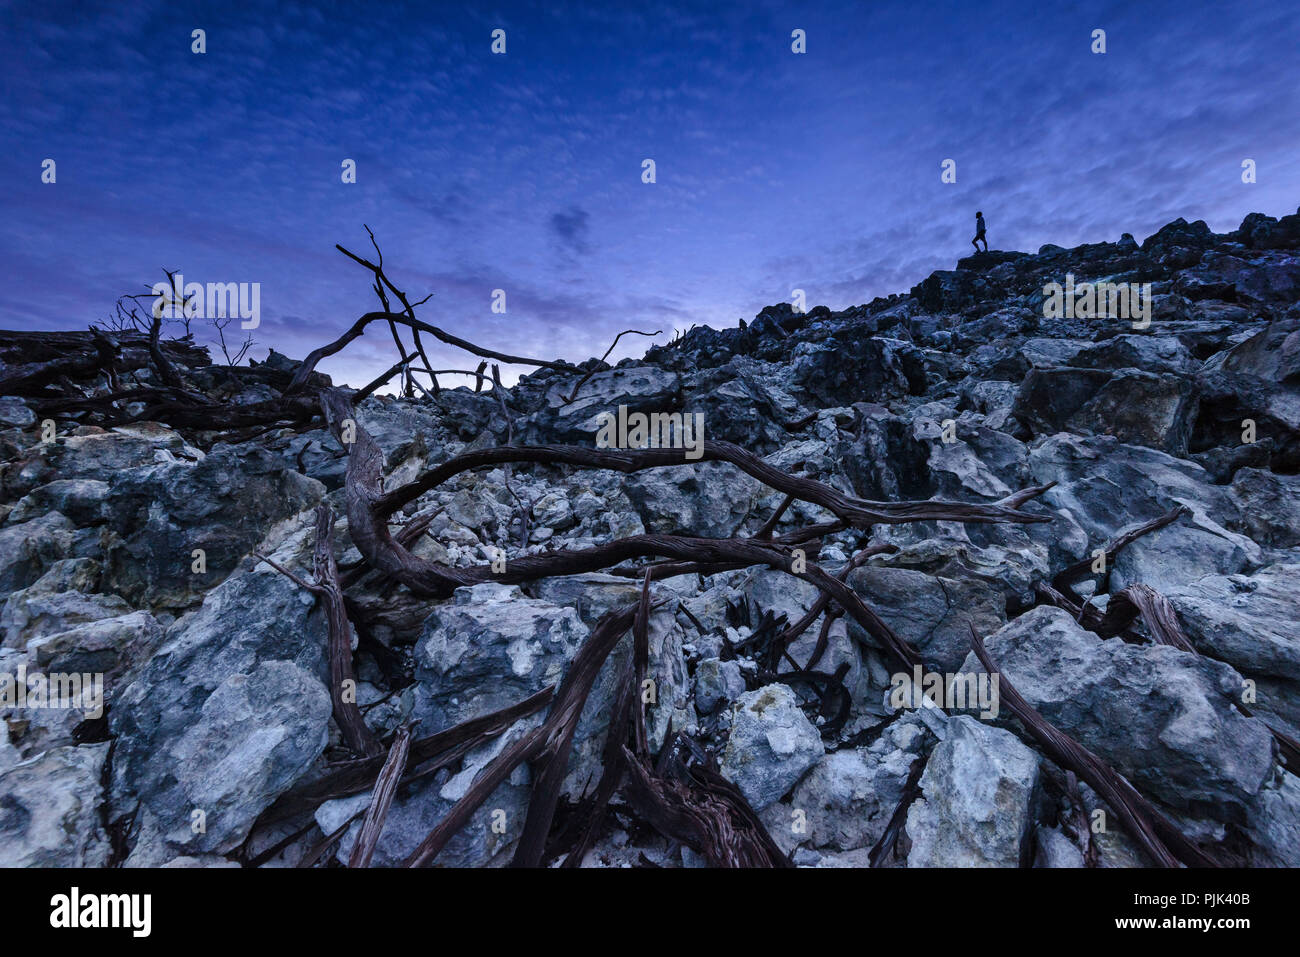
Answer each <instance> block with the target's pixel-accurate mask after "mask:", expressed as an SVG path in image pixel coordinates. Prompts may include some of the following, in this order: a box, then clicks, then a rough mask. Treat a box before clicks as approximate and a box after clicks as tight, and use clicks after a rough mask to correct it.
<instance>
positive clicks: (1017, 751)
mask: <svg viewBox="0 0 1300 957" xmlns="http://www.w3.org/2000/svg"><path fill="white" fill-rule="evenodd" d="M1038 778H1039V758H1038V755H1037V754H1035V753H1034V752H1033V751H1031V750H1029V748H1027V747H1025V745H1024V744H1022V743H1021V742H1020V739H1019V738H1017V737H1016V736H1015V735H1014V734H1012V733H1011V732H1009V731H1005V730H1003V729H1001V728H995V727H991V726H990V725H987V724H984V723H982V722H980V721H977V720H976V719H974V718H972V717H970V716H968V715H958V716H956V717H955V718H953V719H951V720H950V721H948V722H947V735H946V736H945V738H944V739H943V741H941V742H940V743H939V745H938V746H937V747H936V748H935V749H934V752H933V753H932V754H931V755H930V760H929V762H928V763H927V764H926V766H925V773H923V774H922V775H921V793H922V797H920V798H918V799H917V800H916V802H915V803H913V804H912V806H911V808H909V809H908V812H907V836H908V837H909V838H911V841H912V849H911V850H910V851H909V852H908V855H907V866H908V867H1019V866H1021V864H1022V863H1024V857H1025V856H1026V852H1027V846H1028V845H1027V841H1026V838H1027V837H1028V835H1029V831H1030V829H1031V828H1032V827H1033V814H1032V808H1033V804H1034V799H1035V794H1036V792H1037V790H1038Z"/></svg>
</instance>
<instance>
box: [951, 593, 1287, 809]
mask: <svg viewBox="0 0 1300 957" xmlns="http://www.w3.org/2000/svg"><path fill="white" fill-rule="evenodd" d="M986 643H987V647H988V650H989V654H990V655H991V656H992V658H993V660H994V662H996V664H997V666H998V668H999V670H1000V672H1001V674H1002V676H1003V680H1005V681H1007V682H1009V683H1010V684H1011V685H1013V686H1014V687H1015V688H1016V690H1017V691H1019V692H1020V693H1021V694H1022V695H1023V696H1024V697H1025V699H1026V700H1027V701H1028V702H1029V703H1030V704H1031V705H1033V706H1034V707H1035V708H1036V709H1038V711H1039V712H1040V713H1041V714H1042V715H1043V717H1044V718H1046V719H1047V720H1048V721H1049V722H1051V723H1052V724H1053V725H1055V726H1056V727H1057V728H1059V729H1060V730H1061V731H1063V732H1065V733H1066V734H1068V735H1070V736H1071V737H1072V738H1074V739H1075V740H1076V741H1078V742H1079V743H1080V744H1082V745H1084V746H1085V747H1087V748H1089V749H1090V750H1092V751H1093V752H1095V753H1096V754H1098V755H1099V756H1101V757H1102V758H1103V759H1105V760H1106V761H1108V762H1109V763H1110V764H1111V766H1112V767H1114V768H1115V769H1116V770H1117V771H1119V772H1120V773H1121V774H1123V775H1125V776H1126V777H1128V778H1129V780H1131V781H1132V782H1133V783H1134V785H1135V786H1136V787H1137V788H1138V790H1140V791H1142V792H1143V793H1144V794H1145V795H1147V796H1148V797H1151V798H1155V799H1157V800H1159V801H1161V802H1163V803H1165V804H1167V805H1168V806H1170V807H1171V808H1175V809H1178V810H1181V811H1186V812H1188V813H1189V814H1198V815H1202V816H1204V817H1207V818H1209V819H1211V820H1219V821H1232V820H1238V821H1240V820H1244V819H1245V818H1246V817H1247V805H1249V804H1250V803H1251V802H1252V801H1253V800H1254V798H1255V796H1256V795H1257V794H1258V793H1259V790H1260V788H1261V787H1263V785H1264V782H1265V781H1266V780H1267V779H1268V778H1269V777H1271V775H1272V773H1273V767H1274V763H1275V758H1274V751H1273V740H1272V737H1271V735H1270V734H1269V731H1268V729H1267V728H1266V727H1265V726H1264V725H1263V723H1262V722H1260V721H1259V720H1258V719H1256V718H1247V717H1245V716H1244V715H1242V714H1241V712H1240V711H1238V710H1236V707H1235V705H1236V703H1237V702H1239V701H1240V700H1241V694H1242V688H1243V685H1242V679H1241V676H1240V675H1239V674H1237V672H1235V671H1234V670H1233V669H1232V668H1230V667H1229V666H1228V665H1226V664H1223V663H1222V662H1218V661H1212V660H1210V659H1208V658H1205V657H1202V656H1199V655H1194V654H1189V653H1188V652H1184V651H1179V650H1177V649H1176V648H1171V647H1169V646H1167V645H1129V644H1125V643H1124V642H1123V641H1121V640H1120V639H1118V638H1112V639H1109V640H1105V641H1103V640H1102V639H1101V638H1099V637H1097V636H1096V635H1095V634H1093V633H1092V632H1089V631H1085V630H1084V629H1083V628H1081V627H1080V626H1079V625H1077V624H1076V623H1075V622H1074V619H1073V618H1071V617H1070V615H1069V614H1067V613H1066V612H1064V611H1062V610H1061V609H1059V608H1053V607H1049V606H1040V607H1038V608H1035V609H1033V610H1032V611H1030V612H1028V613H1026V614H1024V615H1022V616H1021V617H1019V618H1017V619H1016V620H1015V621H1012V622H1010V623H1009V624H1007V625H1006V626H1005V627H1004V628H1002V629H1001V630H1000V631H998V632H997V633H996V634H994V635H992V636H990V637H988V638H987V640H986ZM962 670H963V671H968V672H975V673H982V672H983V669H982V668H981V667H980V665H979V663H978V661H977V660H976V659H975V656H974V654H972V655H971V656H970V657H969V658H968V659H967V661H966V664H965V665H964V666H963V669H962Z"/></svg>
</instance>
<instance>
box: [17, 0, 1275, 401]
mask: <svg viewBox="0 0 1300 957" xmlns="http://www.w3.org/2000/svg"><path fill="white" fill-rule="evenodd" d="M1296 12H1297V11H1296V6H1295V4H1294V3H1277V2H1267V0H1265V2H1251V3H1217V2H1216V3H1209V4H1206V3H1187V2H1172V3H1158V2H1152V3H1147V2H1143V3H1137V4H1134V3H1125V2H1114V3H1068V4H1065V3H1060V4H1056V3H1050V2H1043V0H1036V2H1035V0H1030V2H1017V3H1010V2H1005V3H998V2H991V3H981V4H973V3H952V4H948V3H917V2H900V3H883V2H872V3H866V2H848V3H824V4H823V3H814V4H798V5H794V4H790V5H785V4H773V3H763V2H753V0H747V2H744V3H739V4H734V5H730V4H725V3H716V2H706V3H699V4H660V3H642V4H630V3H629V4H619V3H612V4H597V3H589V4H567V3H560V2H546V3H541V4H536V5H533V4H527V5H525V4H513V3H500V4H492V5H487V4H477V3H473V4H446V5H440V4H430V3H422V4H421V3H415V4H409V5H407V4H388V3H352V4H337V5H335V4H319V5H304V4H294V3H284V2H274V3H266V4H260V3H259V4H252V3H250V4H237V5H236V4H222V3H186V2H177V0H168V2H165V3H164V2H137V0H131V2H125V3H114V4H109V3H102V4H85V5H83V4H70V3H60V2H40V3H18V4H0V62H2V63H3V66H0V71H3V77H4V79H3V94H4V95H3V100H2V102H0V140H2V142H3V149H2V150H0V182H3V189H2V190H0V214H2V215H0V259H2V260H3V262H4V264H5V266H4V274H5V281H4V283H3V284H0V327H2V328H10V329H15V328H16V329H59V328H64V329H67V328H85V327H86V326H87V325H88V324H90V323H91V322H94V321H96V320H100V319H103V318H104V317H106V316H107V315H108V313H109V312H110V310H111V308H112V305H113V302H114V300H115V299H116V298H117V296H118V295H120V294H122V293H127V292H145V291H147V286H148V285H149V284H152V283H153V282H155V281H157V280H159V279H161V278H162V271H161V270H162V269H163V268H164V267H166V268H170V269H179V270H180V271H181V272H182V273H183V274H184V275H185V277H186V279H187V280H191V281H199V282H258V283H260V284H261V311H262V317H261V326H260V328H259V329H257V330H256V332H255V333H254V336H255V338H256V340H257V345H256V346H255V347H254V350H253V352H252V355H253V356H254V357H255V358H257V359H259V360H260V359H262V358H264V357H265V355H266V350H267V348H268V347H274V348H276V349H278V350H279V351H281V352H285V353H287V354H289V355H291V356H293V357H295V358H301V357H302V356H303V355H305V354H306V353H307V352H308V351H310V349H312V348H313V347H314V346H317V345H320V344H322V343H324V342H326V341H328V340H329V339H332V338H334V337H335V336H337V335H338V334H339V333H340V332H341V331H342V330H343V329H345V328H346V327H347V326H348V325H350V324H351V323H352V322H353V321H354V320H355V319H356V318H357V317H358V316H359V315H361V314H362V313H363V312H367V311H370V310H371V309H374V308H376V307H377V305H376V299H375V297H374V295H373V293H372V292H371V291H370V277H369V275H368V274H367V273H366V271H365V270H363V269H361V268H360V267H358V266H356V265H355V264H353V263H351V262H350V261H348V260H346V259H345V258H344V257H343V256H342V255H341V254H339V253H338V252H337V251H336V250H335V249H334V244H335V243H341V244H343V245H345V246H347V247H349V248H351V249H353V250H354V251H356V252H359V253H361V254H363V255H370V252H371V250H370V246H369V239H368V237H367V236H366V232H365V229H364V228H363V225H362V224H363V223H364V224H368V225H369V226H370V227H371V229H373V230H374V232H375V234H376V236H377V238H378V240H379V242H380V244H381V246H382V248H383V252H384V260H385V265H386V267H387V268H388V271H389V273H390V276H391V278H392V279H393V280H394V281H395V282H396V283H397V284H398V285H399V286H400V287H401V288H403V289H404V290H405V291H406V292H408V293H409V294H410V295H411V297H412V298H413V299H417V298H420V297H422V296H424V295H426V294H428V293H432V299H430V300H429V302H428V303H427V304H426V305H425V306H423V307H421V309H420V310H419V311H418V314H419V316H420V317H421V318H423V319H424V320H426V321H428V322H430V323H433V324H435V325H438V326H441V327H443V328H445V329H446V330H448V331H449V332H452V333H454V334H456V335H459V336H462V337H464V338H467V339H470V340H473V341H475V342H478V343H480V344H482V345H485V346H491V347H495V348H500V349H503V350H506V351H512V352H517V353H526V354H530V355H536V356H540V357H545V358H555V357H559V358H565V359H569V360H574V361H581V360H583V359H585V358H587V357H589V356H591V355H600V354H601V353H603V352H604V350H605V349H606V347H607V346H608V344H609V342H610V340H611V339H612V338H613V336H614V334H615V333H617V332H618V331H619V330H621V329H625V328H629V327H635V328H639V329H647V330H649V329H661V330H663V335H661V336H659V338H658V339H657V340H655V341H658V342H664V341H666V340H667V339H668V338H669V337H670V336H671V334H672V332H673V330H675V329H680V328H686V327H689V326H690V325H691V324H693V323H705V324H709V325H714V326H724V325H734V324H735V323H736V321H737V320H738V319H740V318H746V319H748V318H751V317H752V316H753V315H754V314H755V313H756V312H757V311H758V310H759V309H761V308H762V307H763V306H765V305H767V304H769V303H773V302H777V301H781V300H788V299H789V298H790V292H791V290H792V289H795V288H801V289H804V290H805V291H806V294H807V303H808V306H809V307H810V308H811V307H812V306H814V305H818V304H823V303H824V304H826V305H829V306H831V307H832V308H843V307H845V306H849V305H853V304H857V303H863V302H867V301H869V300H870V299H871V298H873V297H874V296H877V295H887V294H889V293H891V292H903V291H906V290H907V289H908V288H909V287H910V286H912V285H913V284H915V283H917V282H919V281H920V280H922V279H924V278H925V276H927V275H928V274H929V273H930V272H931V271H932V270H935V269H943V268H952V266H953V265H954V263H955V262H956V260H957V259H958V258H959V257H961V256H965V255H967V254H968V253H969V252H970V251H971V246H970V238H971V236H972V235H973V232H974V229H973V221H974V214H975V210H976V209H981V210H983V212H984V215H985V218H986V219H987V221H988V239H989V244H990V246H991V247H992V248H995V249H1021V250H1031V251H1032V250H1036V249H1037V248H1038V247H1039V246H1040V245H1042V244H1044V243H1048V242H1051V243H1057V244H1060V245H1064V246H1069V245H1074V244H1077V243H1082V242H1097V241H1102V240H1112V241H1113V240H1115V239H1118V238H1119V236H1120V234H1121V233H1123V232H1131V233H1133V235H1134V236H1136V237H1137V238H1138V239H1139V241H1140V240H1141V239H1143V238H1144V237H1145V236H1147V235H1149V234H1150V233H1152V232H1154V231H1155V230H1156V229H1158V228H1159V227H1160V226H1161V225H1163V224H1164V223H1166V222H1168V221H1169V220H1172V219H1175V218H1177V217H1178V216H1184V217H1186V218H1187V219H1189V220H1192V219H1204V220H1206V221H1207V222H1208V223H1209V224H1210V226H1211V227H1212V228H1213V229H1214V230H1216V231H1219V232H1222V231H1226V230H1229V229H1232V228H1234V227H1236V226H1237V224H1238V223H1239V222H1240V221H1241V218H1242V216H1243V215H1244V214H1246V213H1247V212H1251V211H1261V212H1265V213H1268V214H1270V215H1273V216H1281V215H1284V214H1287V213H1291V212H1294V211H1295V210H1296V207H1297V205H1298V204H1300V68H1297V63H1300V18H1298V17H1297V15H1296ZM196 28H201V29H203V30H205V31H206V43H207V52H206V53H204V54H195V53H192V52H191V42H192V41H191V31H192V30H194V29H196ZM498 28H500V29H503V30H505V31H506V44H507V46H506V53H505V55H494V54H493V53H492V52H491V42H492V40H491V33H492V31H493V30H494V29H498ZM795 29H801V30H804V31H806V36H807V52H806V53H805V54H796V53H793V52H792V51H791V43H792V40H791V31H793V30H795ZM1094 29H1104V30H1105V31H1106V46H1107V52H1106V53H1105V54H1094V53H1093V52H1091V49H1090V47H1091V43H1092V40H1091V34H1092V31H1093V30H1094ZM47 158H52V159H54V160H55V161H56V163H57V181H56V182H55V183H54V184H48V183H42V181H41V172H42V162H43V160H45V159H47ZM647 158H649V159H653V160H654V161H655V164H656V177H657V181H656V182H655V183H653V184H646V183H643V182H642V161H643V160H645V159H647ZM1247 158H1249V159H1253V160H1255V161H1256V164H1257V177H1258V181H1257V182H1256V183H1254V184H1244V183H1243V182H1242V181H1241V162H1242V160H1243V159H1247ZM345 159H353V160H355V161H356V166H357V181H356V183H355V184H347V183H343V182H342V181H341V175H340V174H341V172H342V167H341V164H342V163H343V161H344V160H345ZM945 159H953V160H955V161H956V163H957V182H956V183H955V184H946V183H943V182H941V180H940V173H941V163H942V162H943V161H944V160H945ZM498 288H500V289H504V290H505V291H506V297H507V312H506V314H505V315H497V314H493V313H492V311H491V308H490V307H491V295H492V290H494V289H498ZM647 345H648V343H647V341H646V340H644V339H636V340H633V341H630V342H629V340H628V339H624V344H623V346H621V347H620V350H619V352H618V353H616V354H615V357H614V358H618V357H619V356H623V355H628V354H634V353H635V354H638V355H639V354H640V353H641V352H642V351H644V349H645V348H646V347H647ZM394 358H395V356H394V353H393V347H392V342H391V339H390V338H389V335H388V332H387V330H385V329H382V328H380V327H374V328H372V330H371V332H370V333H368V334H367V335H366V336H365V337H364V338H363V339H362V340H360V341H359V342H356V343H354V344H353V345H352V346H350V347H349V348H348V350H347V351H345V352H344V353H342V354H341V355H339V356H336V357H334V358H333V359H331V360H328V361H327V362H325V363H324V364H323V365H322V367H321V368H322V371H325V372H328V373H330V374H331V375H333V376H334V378H335V381H343V382H348V383H350V384H352V385H360V384H362V383H363V382H364V381H365V380H366V379H368V378H369V377H370V376H371V375H373V374H374V373H376V372H377V371H379V370H380V369H382V368H384V367H386V366H387V365H389V364H391V362H392V361H393V360H394ZM435 362H436V363H437V364H440V365H443V366H453V367H457V368H464V367H469V368H472V367H473V366H474V364H475V360H473V359H471V358H468V357H466V356H464V354H459V353H457V351H456V350H454V349H450V348H440V349H438V350H436V353H435ZM511 371H512V374H511V375H509V376H508V378H510V379H513V376H514V374H518V373H519V372H520V371H524V370H521V369H515V370H511Z"/></svg>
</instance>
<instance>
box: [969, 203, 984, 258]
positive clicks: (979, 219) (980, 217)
mask: <svg viewBox="0 0 1300 957" xmlns="http://www.w3.org/2000/svg"><path fill="white" fill-rule="evenodd" d="M980 240H984V251H985V252H988V251H989V241H988V240H987V239H984V214H983V213H982V212H978V211H977V212H976V213H975V238H974V239H972V240H971V241H970V244H971V245H972V246H974V247H975V251H976V252H979V251H980V246H979V244H980Z"/></svg>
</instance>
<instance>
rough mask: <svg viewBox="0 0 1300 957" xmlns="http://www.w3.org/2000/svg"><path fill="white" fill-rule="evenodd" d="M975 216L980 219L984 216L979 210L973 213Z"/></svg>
mask: <svg viewBox="0 0 1300 957" xmlns="http://www.w3.org/2000/svg"><path fill="white" fill-rule="evenodd" d="M975 215H976V216H981V217H982V216H983V215H984V214H983V213H981V212H980V211H979V210H976V211H975Z"/></svg>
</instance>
